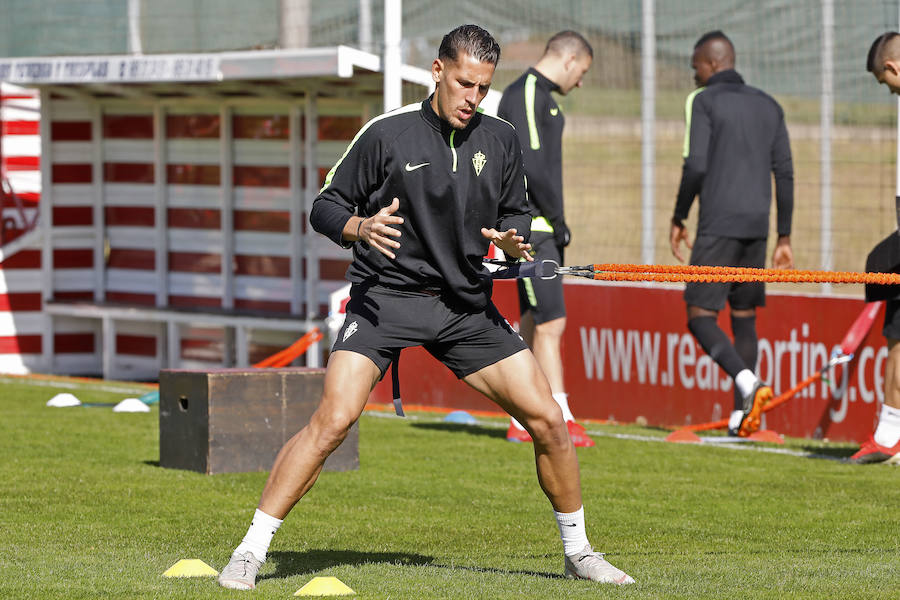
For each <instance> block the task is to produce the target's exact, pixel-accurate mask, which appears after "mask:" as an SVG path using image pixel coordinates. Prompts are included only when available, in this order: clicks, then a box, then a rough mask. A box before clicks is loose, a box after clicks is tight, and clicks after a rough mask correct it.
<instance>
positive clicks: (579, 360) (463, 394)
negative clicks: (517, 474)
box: [373, 280, 887, 441]
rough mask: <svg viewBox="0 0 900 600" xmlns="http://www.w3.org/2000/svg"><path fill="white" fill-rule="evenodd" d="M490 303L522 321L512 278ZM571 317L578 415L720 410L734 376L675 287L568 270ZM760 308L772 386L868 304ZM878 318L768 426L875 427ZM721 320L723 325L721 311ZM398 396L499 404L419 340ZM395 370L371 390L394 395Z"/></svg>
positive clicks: (568, 367) (851, 432) (785, 301)
mask: <svg viewBox="0 0 900 600" xmlns="http://www.w3.org/2000/svg"><path fill="white" fill-rule="evenodd" d="M494 289H495V292H494V302H495V303H496V304H497V306H498V308H500V310H501V311H502V312H503V313H504V314H505V315H506V316H507V318H508V319H509V321H510V322H511V323H513V324H514V325H517V323H518V320H519V319H518V302H517V300H516V295H515V283H514V282H512V281H498V282H496V283H495V288H494ZM565 295H566V306H567V309H568V313H569V314H568V324H567V328H566V333H565V335H564V336H563V361H564V363H565V379H566V388H567V391H568V392H569V405H570V406H571V407H572V411H573V412H574V414H575V416H576V417H577V418H580V419H610V420H618V421H622V422H632V421H636V420H638V419H639V418H641V419H646V422H647V423H648V424H650V425H658V426H664V427H678V426H681V425H685V424H690V423H699V422H705V421H714V420H718V419H720V418H722V417H727V415H728V413H729V412H730V411H731V408H732V406H733V396H732V394H733V391H732V382H731V379H730V378H729V377H728V376H727V375H726V374H725V373H724V372H722V371H721V370H720V369H719V368H718V366H716V365H715V363H713V362H712V361H711V360H710V359H709V357H707V356H706V355H705V354H704V352H703V350H702V349H700V347H699V346H698V345H697V344H696V342H695V341H694V339H693V337H692V336H691V334H690V333H689V332H688V330H687V324H686V316H685V306H684V301H683V300H682V296H681V290H680V289H678V288H668V289H662V288H659V287H650V286H645V285H639V284H638V285H626V284H598V283H592V282H586V283H581V282H580V281H574V280H567V281H566V285H565ZM767 302H768V306H767V307H765V308H762V309H760V310H759V312H758V315H757V331H758V333H759V347H760V351H759V367H758V373H759V374H760V376H761V377H762V378H763V379H764V380H765V381H767V382H768V383H770V384H771V385H772V387H773V389H774V391H775V393H776V395H777V394H780V393H781V392H783V391H785V390H788V389H790V388H792V387H794V386H795V385H796V384H797V383H799V382H800V381H802V380H803V379H805V378H806V377H808V376H809V375H811V374H812V373H814V372H815V371H816V370H818V369H819V368H821V367H822V365H824V364H825V363H826V362H827V361H828V358H829V357H830V355H831V352H832V350H833V349H834V348H835V347H840V342H841V340H842V338H843V337H844V335H845V334H846V332H847V330H848V328H849V327H850V326H851V324H852V323H853V321H854V319H856V318H857V316H858V315H859V313H860V311H861V310H862V308H863V306H864V302H863V301H862V300H861V299H852V298H836V297H821V296H816V295H812V294H810V295H805V294H804V295H793V294H777V293H769V294H768V299H767ZM882 322H883V319H882V317H881V316H879V317H878V318H876V320H875V323H874V326H873V327H872V330H871V331H870V332H869V334H868V335H867V336H866V337H865V338H864V339H863V341H862V344H861V345H860V347H859V351H858V352H857V354H856V357H855V359H854V360H853V361H852V362H851V363H849V365H847V366H841V367H837V369H836V370H835V373H834V376H833V377H831V378H828V380H827V381H822V382H818V383H816V384H815V385H813V386H810V387H809V388H807V389H805V390H803V391H802V392H800V393H799V394H798V395H797V397H796V398H794V399H793V400H791V402H789V403H786V404H785V405H784V406H782V407H779V408H778V409H776V410H773V411H772V412H770V413H767V414H766V415H765V417H764V418H765V420H764V422H763V427H765V428H768V429H774V430H776V431H778V432H780V433H783V434H785V435H790V436H796V437H809V438H813V437H815V438H819V437H825V438H829V439H833V440H855V441H859V440H862V439H865V438H866V437H867V436H868V435H869V434H870V433H871V432H872V430H873V427H874V423H875V419H876V410H877V406H878V403H879V402H881V400H882V395H883V386H884V379H883V378H884V360H885V358H886V356H887V348H886V346H885V341H884V338H883V337H882V336H881V327H882ZM719 324H720V326H722V328H723V329H724V330H725V331H726V332H730V323H729V317H728V311H727V310H726V311H723V312H722V313H721V314H720V318H719ZM401 362H402V364H403V368H401V370H400V371H401V374H400V381H401V392H402V396H403V400H404V402H405V403H407V404H422V405H427V406H438V407H445V408H456V409H472V410H497V407H496V406H495V405H493V404H492V403H491V402H490V401H488V400H486V399H485V398H483V397H482V396H481V395H480V394H478V393H477V392H475V391H474V390H472V389H470V388H469V387H468V386H466V385H465V384H464V383H462V382H459V381H457V380H456V378H455V377H454V376H453V374H452V373H451V372H450V371H449V370H447V369H446V368H445V367H444V366H443V365H441V364H440V363H438V362H437V361H435V360H434V359H433V358H431V356H429V355H428V353H427V352H425V351H424V350H422V349H421V348H415V349H410V350H405V351H404V352H403V359H402V361H401ZM389 379H390V378H386V380H385V381H382V382H381V383H379V384H378V386H377V387H376V389H375V392H374V394H373V401H375V402H381V403H390V401H391V390H390V381H389Z"/></svg>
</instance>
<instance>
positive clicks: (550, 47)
mask: <svg viewBox="0 0 900 600" xmlns="http://www.w3.org/2000/svg"><path fill="white" fill-rule="evenodd" d="M566 50H568V51H571V52H575V54H579V55H584V54H587V55H588V56H590V57H591V58H594V49H593V48H591V44H590V43H589V42H588V41H587V40H586V39H584V36H583V35H581V34H580V33H578V32H577V31H572V30H571V29H566V30H565V31H560V32H559V33H557V34H555V35H554V36H553V37H552V38H550V39H549V40H547V46H546V47H545V48H544V54H546V53H547V52H557V53H560V54H561V53H563V52H565V51H566Z"/></svg>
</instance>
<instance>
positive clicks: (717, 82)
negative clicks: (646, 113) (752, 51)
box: [674, 69, 794, 238]
mask: <svg viewBox="0 0 900 600" xmlns="http://www.w3.org/2000/svg"><path fill="white" fill-rule="evenodd" d="M685 118H686V120H687V123H686V128H685V139H684V167H683V169H682V175H681V186H680V188H679V190H678V199H677V201H676V203H675V215H674V217H675V219H678V220H683V219H685V218H687V215H688V211H689V210H690V208H691V204H692V203H693V201H694V196H696V195H698V194H699V196H700V219H699V223H698V226H697V233H698V235H703V234H707V235H717V236H722V237H729V238H766V237H768V233H769V208H770V206H771V204H772V174H774V175H775V203H776V205H777V208H778V215H777V219H778V234H779V235H790V233H791V214H792V212H793V208H794V167H793V164H792V161H791V146H790V141H789V140H788V133H787V127H785V123H784V112H783V111H782V109H781V106H779V105H778V103H777V102H776V101H775V100H774V99H773V98H772V97H771V96H769V95H768V94H766V93H765V92H763V91H761V90H758V89H756V88H753V87H750V86H748V85H745V84H744V80H743V79H742V78H741V76H740V75H739V74H738V73H737V72H736V71H734V70H732V69H729V70H727V71H721V72H719V73H716V74H715V75H713V76H712V77H710V78H709V81H708V82H707V85H706V87H704V88H700V89H698V90H696V91H694V92H693V93H692V94H691V95H690V96H688V99H687V103H686V104H685Z"/></svg>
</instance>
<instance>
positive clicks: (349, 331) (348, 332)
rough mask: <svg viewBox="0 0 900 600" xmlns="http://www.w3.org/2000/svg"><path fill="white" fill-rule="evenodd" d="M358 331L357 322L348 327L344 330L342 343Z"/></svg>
mask: <svg viewBox="0 0 900 600" xmlns="http://www.w3.org/2000/svg"><path fill="white" fill-rule="evenodd" d="M357 329H359V325H357V324H356V321H353V322H352V323H350V324H349V325H347V329H345V330H344V337H343V338H341V341H342V342H346V341H347V338H348V337H350V336H351V335H353V334H354V333H356V330H357Z"/></svg>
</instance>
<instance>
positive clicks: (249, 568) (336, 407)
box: [219, 351, 380, 590]
mask: <svg viewBox="0 0 900 600" xmlns="http://www.w3.org/2000/svg"><path fill="white" fill-rule="evenodd" d="M379 376H380V372H379V370H378V367H377V366H376V365H375V363H373V362H372V361H371V360H370V359H368V358H367V357H365V356H363V355H362V354H357V353H355V352H347V351H337V352H335V353H334V354H332V355H331V358H330V359H329V361H328V369H327V370H326V371H325V387H324V391H323V393H322V401H321V402H320V404H319V407H318V408H317V409H316V411H315V413H313V415H312V417H311V418H310V421H309V423H308V424H307V425H306V426H305V427H304V428H303V429H301V430H300V431H299V432H298V433H297V434H296V435H294V437H292V438H291V439H290V440H288V442H287V443H286V444H285V445H284V446H283V447H282V448H281V450H280V451H279V452H278V456H277V457H276V458H275V463H274V465H273V466H272V471H271V472H270V473H269V478H268V479H267V480H266V485H265V487H264V488H263V492H262V497H261V498H260V501H259V506H258V508H257V510H256V514H255V515H254V517H253V522H252V523H251V525H250V529H249V530H248V531H247V535H246V536H245V537H244V539H243V541H242V542H241V544H240V545H238V547H237V548H236V549H235V551H234V553H233V554H232V556H231V559H230V560H229V562H228V564H227V565H226V566H225V568H223V569H222V572H221V573H220V574H219V584H220V585H222V586H223V587H228V588H232V589H242V590H247V589H253V588H254V587H255V586H256V574H257V572H258V571H259V568H260V566H261V565H262V563H263V562H265V560H266V552H267V551H268V547H269V543H270V542H271V540H272V536H273V535H274V534H275V531H277V529H278V527H279V526H280V525H281V521H282V520H283V519H284V518H285V517H286V516H287V514H288V513H289V512H290V511H291V508H293V506H294V505H295V504H296V503H297V501H299V500H300V498H302V497H303V495H304V494H306V492H308V491H309V489H310V488H311V487H312V486H313V484H314V483H315V482H316V479H317V478H318V476H319V473H320V472H321V471H322V465H323V464H324V463H325V459H326V458H328V456H329V455H330V454H331V453H332V452H334V450H336V449H337V447H338V446H340V445H341V442H343V441H344V438H346V437H347V434H348V433H349V431H350V428H351V427H352V426H353V424H354V423H356V421H357V420H358V419H359V416H360V414H362V411H363V408H364V407H365V405H366V400H367V399H368V397H369V392H371V390H372V388H373V387H374V386H375V383H377V382H378V378H379Z"/></svg>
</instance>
